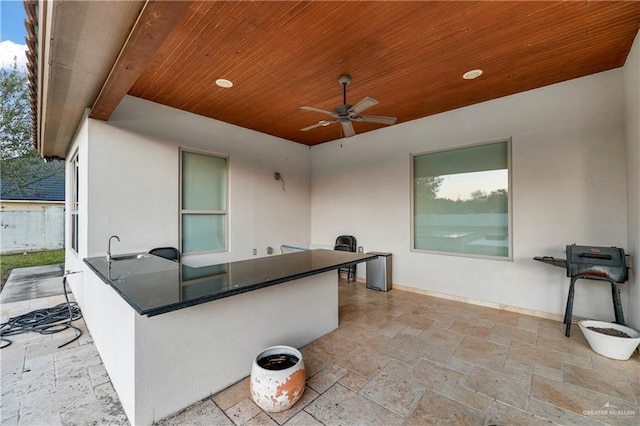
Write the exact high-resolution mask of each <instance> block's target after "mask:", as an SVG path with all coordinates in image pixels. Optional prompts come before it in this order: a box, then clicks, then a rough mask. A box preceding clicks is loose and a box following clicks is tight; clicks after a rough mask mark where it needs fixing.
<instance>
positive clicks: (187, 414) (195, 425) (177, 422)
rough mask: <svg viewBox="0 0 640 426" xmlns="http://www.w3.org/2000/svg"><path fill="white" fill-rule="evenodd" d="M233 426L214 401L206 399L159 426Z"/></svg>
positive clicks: (161, 422)
mask: <svg viewBox="0 0 640 426" xmlns="http://www.w3.org/2000/svg"><path fill="white" fill-rule="evenodd" d="M182 425H191V426H200V425H202V426H208V425H219V426H233V422H232V421H231V420H229V418H228V417H227V416H225V414H224V413H223V412H222V410H221V409H220V408H218V407H217V406H216V405H215V404H214V403H213V401H211V400H210V399H205V400H204V401H200V402H198V403H197V404H194V405H192V406H190V407H189V408H188V409H186V410H184V411H182V412H181V413H179V414H177V415H175V416H172V417H169V418H166V419H164V420H162V421H160V422H159V423H158V424H157V426H182Z"/></svg>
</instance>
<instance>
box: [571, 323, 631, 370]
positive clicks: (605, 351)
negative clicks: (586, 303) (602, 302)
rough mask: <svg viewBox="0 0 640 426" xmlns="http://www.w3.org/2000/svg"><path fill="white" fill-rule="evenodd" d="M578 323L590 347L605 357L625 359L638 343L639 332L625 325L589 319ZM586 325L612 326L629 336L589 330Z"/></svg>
mask: <svg viewBox="0 0 640 426" xmlns="http://www.w3.org/2000/svg"><path fill="white" fill-rule="evenodd" d="M578 325H579V326H580V329H581V330H582V334H584V337H585V338H586V339H587V342H589V345H590V346H591V349H593V350H594V351H595V352H596V353H599V354H600V355H602V356H606V357H607V358H612V359H618V360H622V361H624V360H627V359H629V358H630V357H631V354H633V351H635V350H636V348H637V347H638V345H639V344H640V333H638V332H637V331H636V330H634V329H632V328H629V327H625V326H624V325H620V324H615V323H610V322H603V321H591V320H585V321H580V322H579V323H578ZM587 327H597V328H613V329H615V330H619V331H622V332H624V333H627V334H628V335H629V336H631V338H626V337H616V336H609V335H607V334H603V333H599V332H597V331H593V330H589V329H588V328H587Z"/></svg>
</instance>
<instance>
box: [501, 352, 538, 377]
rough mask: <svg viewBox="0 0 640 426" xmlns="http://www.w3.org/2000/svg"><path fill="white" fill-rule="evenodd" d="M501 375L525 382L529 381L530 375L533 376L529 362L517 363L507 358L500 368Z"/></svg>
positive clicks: (517, 361) (531, 365)
mask: <svg viewBox="0 0 640 426" xmlns="http://www.w3.org/2000/svg"><path fill="white" fill-rule="evenodd" d="M502 373H504V374H506V375H507V376H511V377H513V378H516V379H519V380H522V381H525V382H527V381H530V380H531V375H532V374H533V364H531V363H530V362H525V361H519V360H515V359H511V358H510V357H507V359H506V360H505V362H504V366H503V367H502Z"/></svg>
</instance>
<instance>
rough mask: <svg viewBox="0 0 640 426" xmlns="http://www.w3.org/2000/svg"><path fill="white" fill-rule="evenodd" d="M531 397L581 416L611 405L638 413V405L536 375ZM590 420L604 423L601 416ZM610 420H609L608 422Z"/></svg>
mask: <svg viewBox="0 0 640 426" xmlns="http://www.w3.org/2000/svg"><path fill="white" fill-rule="evenodd" d="M531 397H532V398H535V399H537V400H539V401H543V402H546V403H549V404H551V405H554V406H556V407H559V408H562V409H564V410H567V411H571V412H573V413H576V414H579V415H583V414H584V413H585V412H589V410H592V411H593V410H602V409H603V408H604V407H608V406H611V405H613V406H615V407H616V408H617V409H619V410H636V413H637V411H638V405H637V404H631V403H629V402H625V401H623V400H619V399H616V398H613V397H611V396H608V395H605V394H602V393H599V392H594V391H592V390H589V389H585V388H581V387H579V386H574V385H571V384H568V383H560V382H556V381H553V380H549V379H546V378H544V377H540V376H535V375H534V376H533V380H532V388H531ZM590 418H593V419H595V420H599V421H602V419H601V418H600V417H599V416H590ZM610 420H611V419H607V420H606V422H607V423H608V422H609V421H610Z"/></svg>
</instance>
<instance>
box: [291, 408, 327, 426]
mask: <svg viewBox="0 0 640 426" xmlns="http://www.w3.org/2000/svg"><path fill="white" fill-rule="evenodd" d="M286 425H287V426H322V423H320V422H319V421H317V420H316V419H314V418H313V417H312V416H311V414H309V413H307V412H306V411H300V412H299V413H298V414H296V415H295V416H293V417H292V418H291V420H289V421H288V422H287V423H286Z"/></svg>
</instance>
